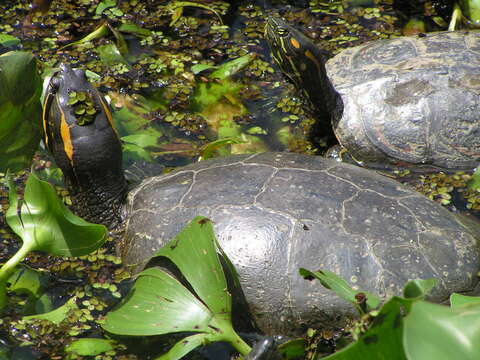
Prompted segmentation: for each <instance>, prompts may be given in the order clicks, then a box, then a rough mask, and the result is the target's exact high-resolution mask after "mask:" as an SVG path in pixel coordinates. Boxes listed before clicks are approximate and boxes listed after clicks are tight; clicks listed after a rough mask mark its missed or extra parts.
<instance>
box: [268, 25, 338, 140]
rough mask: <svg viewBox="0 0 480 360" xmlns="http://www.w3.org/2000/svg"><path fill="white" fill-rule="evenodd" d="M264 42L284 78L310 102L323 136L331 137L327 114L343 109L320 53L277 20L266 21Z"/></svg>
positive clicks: (310, 43) (328, 115) (310, 42)
mask: <svg viewBox="0 0 480 360" xmlns="http://www.w3.org/2000/svg"><path fill="white" fill-rule="evenodd" d="M265 38H266V40H267V42H268V43H269V45H270V49H271V52H272V57H273V59H274V60H275V61H276V62H277V64H278V65H279V66H280V68H281V69H282V71H283V73H284V75H286V76H287V77H288V78H289V79H290V80H291V81H292V82H293V83H294V84H295V86H296V87H297V89H298V90H300V91H301V92H302V93H303V95H304V96H305V97H306V98H307V99H309V100H310V103H311V104H312V106H313V108H314V109H315V110H316V116H317V119H318V121H319V124H320V125H321V126H322V128H323V130H322V131H323V133H324V134H327V135H328V134H330V135H328V136H332V134H331V131H332V130H331V124H330V117H331V114H332V113H333V112H334V111H335V112H340V111H342V110H341V109H343V107H342V106H343V105H342V103H341V98H340V96H339V95H338V93H337V92H336V91H335V89H334V88H333V86H332V83H331V82H330V80H329V79H328V76H327V71H326V69H325V59H324V54H322V51H321V50H320V49H319V48H318V47H316V46H315V44H314V43H313V42H312V41H311V40H310V39H309V38H307V37H306V36H305V35H303V34H302V33H301V32H300V31H298V30H296V29H294V28H293V27H291V26H290V25H288V24H286V23H285V22H284V21H282V20H280V19H277V18H269V19H268V20H267V24H266V26H265Z"/></svg>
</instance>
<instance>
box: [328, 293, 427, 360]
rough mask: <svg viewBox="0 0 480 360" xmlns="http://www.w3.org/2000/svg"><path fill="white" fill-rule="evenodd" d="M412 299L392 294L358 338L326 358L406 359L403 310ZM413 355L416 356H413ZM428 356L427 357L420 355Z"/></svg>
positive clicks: (353, 359)
mask: <svg viewBox="0 0 480 360" xmlns="http://www.w3.org/2000/svg"><path fill="white" fill-rule="evenodd" d="M408 305H409V301H407V300H404V299H401V298H399V297H393V298H391V299H390V300H389V301H388V302H387V303H386V304H385V305H384V306H383V307H382V308H381V310H380V311H379V312H378V314H376V316H375V317H374V318H373V322H372V324H371V325H370V327H369V328H368V330H367V331H366V332H365V333H364V334H363V335H361V336H360V338H359V340H358V341H356V342H354V343H352V344H350V345H348V346H347V347H345V348H343V349H342V350H340V351H338V352H336V353H335V354H333V355H330V356H327V357H324V358H322V359H325V360H365V359H368V360H385V359H388V360H406V359H407V357H406V356H405V353H404V350H403V345H402V335H403V325H402V324H403V321H404V320H403V315H402V314H403V313H404V311H406V310H405V309H406V308H408ZM412 359H413V358H412ZM418 359H422V360H425V359H424V358H418Z"/></svg>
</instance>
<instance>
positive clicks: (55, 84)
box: [48, 77, 60, 93]
mask: <svg viewBox="0 0 480 360" xmlns="http://www.w3.org/2000/svg"><path fill="white" fill-rule="evenodd" d="M48 86H49V88H48V91H49V92H51V93H56V92H57V91H58V89H59V88H60V79H59V78H58V77H53V78H52V79H51V80H50V84H48Z"/></svg>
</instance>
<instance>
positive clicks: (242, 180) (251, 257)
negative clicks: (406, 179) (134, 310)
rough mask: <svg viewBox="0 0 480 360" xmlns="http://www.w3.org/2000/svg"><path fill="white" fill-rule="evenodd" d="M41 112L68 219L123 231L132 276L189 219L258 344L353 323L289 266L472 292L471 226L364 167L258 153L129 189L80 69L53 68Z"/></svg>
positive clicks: (386, 286) (383, 287)
mask: <svg viewBox="0 0 480 360" xmlns="http://www.w3.org/2000/svg"><path fill="white" fill-rule="evenodd" d="M72 94H74V95H72ZM73 97H77V98H81V99H84V100H82V101H84V102H86V103H89V104H90V105H89V106H90V107H91V108H92V109H94V110H95V111H90V112H91V113H93V115H91V116H90V118H89V120H88V121H85V119H81V120H79V115H77V114H76V113H78V111H75V108H76V107H78V106H79V104H78V102H75V101H72V100H71V99H72V98H73ZM80 105H81V104H80ZM43 114H44V116H43V127H44V131H45V138H44V141H45V144H46V146H47V148H48V149H49V150H50V151H51V153H52V154H53V157H54V159H55V161H56V163H57V165H58V166H59V167H60V168H61V169H62V171H63V174H64V176H65V184H66V187H67V188H68V190H69V192H70V198H71V200H72V203H73V209H74V211H75V212H76V213H77V214H80V215H81V216H83V217H84V218H86V219H87V220H89V221H92V222H95V223H102V224H105V225H106V226H108V227H109V228H118V227H119V226H121V224H122V223H123V224H124V226H125V230H124V231H125V233H124V238H123V240H122V241H120V242H119V245H118V249H119V252H120V254H121V255H122V259H123V261H124V264H125V265H127V266H131V267H132V269H133V270H134V271H139V270H141V269H142V268H143V267H144V266H145V265H146V264H147V263H148V261H149V258H150V257H151V255H152V254H153V253H154V252H155V251H156V250H158V249H159V248H161V247H162V246H163V245H164V244H165V243H166V242H167V241H168V240H170V239H171V238H172V237H174V236H175V235H176V234H177V233H178V232H179V231H180V230H181V229H182V227H183V226H185V225H186V224H187V223H188V222H189V221H190V220H191V219H192V218H194V217H195V216H197V215H203V216H206V217H208V218H209V219H210V220H211V221H212V222H213V224H214V229H215V232H216V235H217V237H218V241H219V244H220V246H221V247H222V248H223V250H224V252H225V253H226V254H227V255H228V257H229V259H230V260H231V262H232V263H233V264H234V266H235V267H236V269H237V271H238V274H239V277H240V283H241V286H242V290H243V296H244V299H245V300H246V307H242V308H240V310H239V312H238V313H239V314H240V312H241V314H243V311H245V312H244V313H245V314H250V315H249V318H250V316H251V317H252V318H253V320H254V323H255V325H256V326H255V328H256V329H258V330H259V331H261V332H263V333H265V334H296V333H298V332H299V331H301V330H302V329H304V328H305V326H336V325H335V324H337V325H338V324H342V323H343V322H344V321H346V320H347V319H348V318H349V317H351V316H353V314H354V309H353V307H352V306H350V305H349V304H347V303H344V302H343V301H342V300H341V299H339V298H338V297H337V296H336V295H335V294H333V293H332V292H330V291H329V290H326V289H324V288H323V287H322V286H320V285H319V284H318V283H316V282H313V281H307V280H305V279H303V278H302V277H301V276H300V275H299V272H298V269H299V268H300V267H303V268H307V269H310V270H318V269H327V270H330V271H333V272H335V273H336V274H338V275H341V276H342V277H344V278H345V279H347V280H348V281H349V282H350V283H351V284H352V285H354V286H355V287H358V288H359V289H362V290H365V291H371V292H375V293H379V294H380V295H382V296H384V297H385V296H389V295H393V294H398V293H399V292H401V289H402V286H403V285H404V284H405V282H406V281H407V280H409V279H415V278H431V277H435V278H438V279H439V285H438V286H437V287H436V288H435V289H434V291H433V292H432V295H431V299H432V300H434V301H443V300H445V299H446V298H447V297H448V296H449V295H450V293H451V292H453V291H456V292H469V291H475V290H476V289H475V288H476V287H477V285H478V279H477V278H476V276H475V274H476V272H477V271H478V268H479V265H480V258H479V253H478V244H477V239H478V237H479V224H478V223H475V224H473V225H472V224H470V223H467V222H465V221H464V220H463V219H461V218H459V217H457V216H456V215H455V214H453V213H450V212H449V211H448V210H446V209H444V208H443V207H441V206H440V205H439V204H437V203H435V202H433V201H431V200H429V199H428V198H426V197H424V196H423V195H421V194H419V193H417V192H415V191H413V190H411V189H408V188H406V187H405V186H404V185H402V184H400V183H398V182H397V181H395V180H393V179H390V178H388V177H384V176H382V175H380V174H378V173H376V172H375V171H373V170H368V169H364V168H361V167H358V166H354V165H349V164H343V163H339V162H337V161H334V160H331V159H326V158H322V157H320V156H313V155H303V154H295V153H288V152H278V153H268V152H267V153H258V154H245V155H235V156H228V157H222V158H216V159H211V160H205V161H201V162H198V163H195V164H191V165H188V166H185V167H182V168H180V169H178V170H176V171H173V172H170V173H168V174H160V175H158V176H154V177H150V178H147V179H145V180H143V181H142V182H141V183H140V184H139V185H137V186H136V187H133V188H130V189H129V187H128V186H127V183H126V181H125V177H124V174H123V171H122V150H121V143H120V140H119V138H118V136H117V133H116V131H115V129H114V127H113V123H112V116H111V113H110V110H109V108H108V105H107V103H106V102H105V100H104V99H103V97H102V95H101V94H100V93H99V92H98V91H97V90H96V89H95V88H94V87H93V86H92V85H91V84H90V83H89V82H88V80H87V79H86V77H85V73H84V72H83V70H81V69H72V68H70V67H69V66H66V65H63V66H62V67H61V69H60V70H59V71H58V72H57V73H56V74H55V75H54V76H53V78H52V79H51V80H50V83H49V85H48V90H47V94H46V96H45V103H44V112H43ZM240 303H241V302H240ZM239 316H241V315H239Z"/></svg>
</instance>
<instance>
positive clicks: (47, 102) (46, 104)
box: [42, 94, 52, 148]
mask: <svg viewBox="0 0 480 360" xmlns="http://www.w3.org/2000/svg"><path fill="white" fill-rule="evenodd" d="M51 96H52V95H51V94H48V95H47V97H46V98H45V101H44V102H43V112H42V123H43V134H44V135H45V136H44V138H43V141H44V142H45V146H47V148H48V136H47V116H48V114H47V113H48V112H49V110H50V106H51V102H52V99H51Z"/></svg>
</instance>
